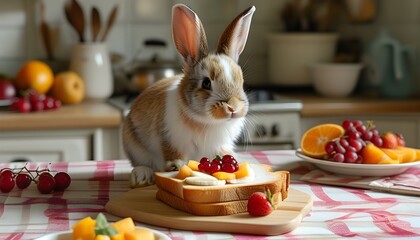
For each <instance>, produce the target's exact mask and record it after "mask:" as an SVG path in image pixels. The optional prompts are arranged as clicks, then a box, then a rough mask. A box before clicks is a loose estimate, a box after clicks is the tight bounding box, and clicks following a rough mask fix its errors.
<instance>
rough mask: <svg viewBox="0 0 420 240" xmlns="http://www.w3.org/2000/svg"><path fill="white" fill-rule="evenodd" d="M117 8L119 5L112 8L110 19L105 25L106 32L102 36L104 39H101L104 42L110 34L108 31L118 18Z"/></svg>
mask: <svg viewBox="0 0 420 240" xmlns="http://www.w3.org/2000/svg"><path fill="white" fill-rule="evenodd" d="M117 10H118V8H117V6H115V7H114V8H113V9H112V11H111V14H110V15H109V17H108V21H107V23H106V27H105V32H104V35H103V36H102V39H101V41H102V42H104V41H105V40H106V38H107V36H108V33H109V31H110V29H111V27H112V25H113V24H114V22H115V19H116V18H117Z"/></svg>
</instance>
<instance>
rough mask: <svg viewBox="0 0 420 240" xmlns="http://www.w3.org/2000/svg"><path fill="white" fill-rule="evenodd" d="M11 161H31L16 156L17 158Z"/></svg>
mask: <svg viewBox="0 0 420 240" xmlns="http://www.w3.org/2000/svg"><path fill="white" fill-rule="evenodd" d="M10 162H30V161H29V160H28V159H25V158H16V159H13V160H12V161H10Z"/></svg>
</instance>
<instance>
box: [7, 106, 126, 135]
mask: <svg viewBox="0 0 420 240" xmlns="http://www.w3.org/2000/svg"><path fill="white" fill-rule="evenodd" d="M121 121H122V116H121V112H120V111H119V110H118V109H117V108H115V107H113V106H111V105H109V104H108V103H106V102H89V101H86V102H83V103H81V104H77V105H64V106H61V107H60V109H58V110H50V111H44V112H31V113H17V112H11V111H9V110H7V108H6V109H5V110H2V111H0V131H1V130H8V131H9V130H10V131H16V130H47V129H74V128H118V127H119V126H120V124H121Z"/></svg>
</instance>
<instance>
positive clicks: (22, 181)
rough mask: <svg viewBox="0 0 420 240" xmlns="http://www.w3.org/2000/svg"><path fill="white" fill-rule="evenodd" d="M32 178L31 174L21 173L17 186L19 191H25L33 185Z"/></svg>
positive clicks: (17, 178)
mask: <svg viewBox="0 0 420 240" xmlns="http://www.w3.org/2000/svg"><path fill="white" fill-rule="evenodd" d="M31 181H32V178H31V176H29V174H26V173H19V174H18V175H17V177H16V185H17V187H18V188H19V189H25V188H27V187H29V185H30V184H31Z"/></svg>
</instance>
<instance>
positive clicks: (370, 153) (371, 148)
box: [362, 143, 399, 164]
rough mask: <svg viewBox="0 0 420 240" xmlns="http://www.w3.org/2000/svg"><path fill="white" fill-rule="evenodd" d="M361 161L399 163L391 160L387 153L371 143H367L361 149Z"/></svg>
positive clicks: (368, 162)
mask: <svg viewBox="0 0 420 240" xmlns="http://www.w3.org/2000/svg"><path fill="white" fill-rule="evenodd" d="M362 157H363V163H366V164H390V163H399V162H397V161H394V160H392V159H391V158H390V157H388V155H386V154H385V153H384V151H382V150H381V149H380V148H379V147H377V146H375V144H373V143H368V144H367V145H366V146H365V147H364V148H363V149H362Z"/></svg>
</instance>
